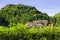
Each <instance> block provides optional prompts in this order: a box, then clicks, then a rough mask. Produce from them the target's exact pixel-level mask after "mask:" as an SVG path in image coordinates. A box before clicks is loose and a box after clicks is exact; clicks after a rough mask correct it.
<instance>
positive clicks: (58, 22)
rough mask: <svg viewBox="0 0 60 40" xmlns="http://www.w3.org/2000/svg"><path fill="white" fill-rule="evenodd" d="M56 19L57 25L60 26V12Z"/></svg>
mask: <svg viewBox="0 0 60 40" xmlns="http://www.w3.org/2000/svg"><path fill="white" fill-rule="evenodd" d="M54 17H55V25H56V26H60V12H59V13H57V14H56V15H55V16H54Z"/></svg>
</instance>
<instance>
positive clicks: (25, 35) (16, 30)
mask: <svg viewBox="0 0 60 40" xmlns="http://www.w3.org/2000/svg"><path fill="white" fill-rule="evenodd" d="M59 28H60V27H55V28H51V27H50V26H46V27H43V28H41V27H40V28H34V27H32V28H29V29H28V28H26V26H25V25H23V24H17V25H16V26H15V27H14V26H13V27H10V28H8V27H2V26H0V40H60V29H59Z"/></svg>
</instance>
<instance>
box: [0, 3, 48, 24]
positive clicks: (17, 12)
mask: <svg viewBox="0 0 60 40" xmlns="http://www.w3.org/2000/svg"><path fill="white" fill-rule="evenodd" d="M0 16H2V17H4V18H5V19H6V20H8V21H9V23H10V24H17V23H27V22H30V21H33V20H43V19H45V20H48V19H49V16H48V15H47V14H46V13H42V12H40V11H38V10H37V9H36V8H35V7H32V6H27V5H23V4H17V5H14V4H8V5H6V6H5V7H3V8H1V10H0Z"/></svg>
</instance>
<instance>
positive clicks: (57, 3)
mask: <svg viewBox="0 0 60 40" xmlns="http://www.w3.org/2000/svg"><path fill="white" fill-rule="evenodd" d="M7 4H24V5H28V6H34V7H36V9H37V10H39V11H41V12H43V13H47V14H48V15H49V16H54V15H55V14H56V13H58V12H60V0H0V9H1V8H2V7H4V6H5V5H7Z"/></svg>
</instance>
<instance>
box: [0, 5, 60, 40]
mask: <svg viewBox="0 0 60 40" xmlns="http://www.w3.org/2000/svg"><path fill="white" fill-rule="evenodd" d="M33 20H48V21H49V24H54V25H56V27H54V28H52V27H51V25H48V26H46V27H43V28H42V27H39V28H34V27H32V28H27V27H26V26H25V24H26V23H27V22H31V21H33ZM0 40H60V12H59V13H57V14H56V15H55V16H53V17H49V16H48V15H47V14H46V13H42V12H40V11H38V10H37V9H36V8H35V7H32V6H27V5H23V4H18V5H14V4H8V5H6V6H5V7H3V8H1V10H0Z"/></svg>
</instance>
